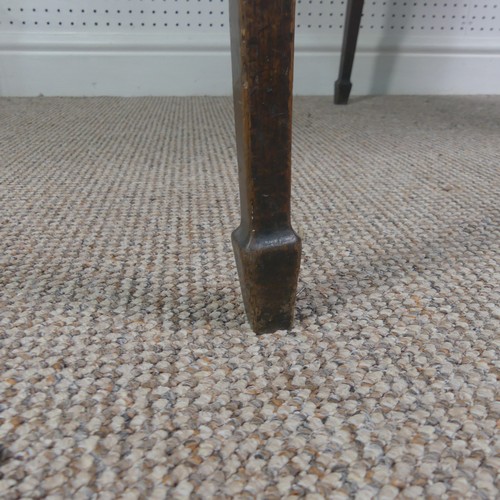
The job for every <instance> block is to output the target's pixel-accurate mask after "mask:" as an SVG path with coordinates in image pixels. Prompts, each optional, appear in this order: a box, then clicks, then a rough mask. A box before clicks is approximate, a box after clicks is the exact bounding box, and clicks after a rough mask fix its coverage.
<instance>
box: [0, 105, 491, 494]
mask: <svg viewBox="0 0 500 500" xmlns="http://www.w3.org/2000/svg"><path fill="white" fill-rule="evenodd" d="M0 141H1V158H0V162H1V165H0V167H1V169H0V173H1V186H0V188H1V198H0V200H1V228H0V259H1V282H0V300H1V307H0V331H1V341H0V342H1V344H0V363H1V369H0V372H1V385H0V399H1V414H0V418H1V420H0V424H1V427H0V428H1V430H0V441H1V443H2V448H1V453H0V457H1V458H0V459H1V462H2V465H1V471H2V476H1V479H0V492H1V493H0V496H1V497H2V498H3V499H15V498H44V497H48V498H51V499H58V498H68V499H84V498H92V499H93V498H96V499H112V498H124V499H139V498H141V499H163V498H179V499H180V498H193V499H196V498H207V499H209V498H233V497H234V498H243V499H245V498H262V499H264V498H265V499H277V498H287V497H304V498H307V499H311V500H312V499H321V498H339V499H340V498H356V499H360V500H363V499H368V498H380V499H390V498H396V497H399V498H412V499H414V498H424V497H425V498H435V499H442V498H444V499H446V498H450V499H453V498H477V499H489V498H495V497H496V496H497V495H498V489H497V486H498V485H497V484H495V481H496V480H497V473H498V470H499V465H500V464H499V458H498V451H499V442H498V434H496V432H497V431H496V424H497V419H498V417H499V403H498V388H499V386H498V380H497V372H496V371H495V369H496V368H497V367H498V364H497V363H498V359H499V356H498V354H499V352H498V341H499V330H500V225H499V222H500V98H499V97H468V98H459V97H453V98H449V97H439V98H437V97H432V98H425V97H387V98H363V99H359V98H358V99H353V101H352V103H351V104H350V105H349V106H347V107H334V106H333V105H332V104H331V98H330V97H328V98H326V97H325V98H298V99H296V101H295V128H294V156H293V159H294V193H293V194H294V205H293V210H294V226H295V228H296V229H297V230H298V231H299V232H300V233H301V234H302V235H303V237H304V251H303V265H302V271H301V277H300V284H299V290H300V291H299V299H298V303H297V320H296V326H295V328H294V329H293V330H292V331H290V332H278V333H276V334H271V335H265V336H259V337H257V336H256V335H254V334H253V333H252V332H251V330H250V329H249V327H248V325H247V324H246V323H245V318H244V314H243V309H242V303H241V299H240V291H239V285H238V282H237V277H236V270H235V266H234V263H233V256H232V251H231V247H230V239H229V238H230V232H231V230H232V229H234V228H235V227H236V225H237V223H238V208H239V206H238V194H237V176H236V167H235V157H236V153H235V146H234V136H233V122H232V102H231V99H230V98H134V99H121V98H95V99H85V98H81V99H63V98H54V99H53V98H36V99H5V98H4V99H2V100H0Z"/></svg>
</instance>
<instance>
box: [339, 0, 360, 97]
mask: <svg viewBox="0 0 500 500" xmlns="http://www.w3.org/2000/svg"><path fill="white" fill-rule="evenodd" d="M363 4H364V0H348V3H347V9H346V19H345V26H344V41H343V43H342V53H341V56H340V69H339V78H338V80H337V81H336V82H335V96H334V99H333V102H334V103H335V104H347V101H348V100H349V95H350V93H351V88H352V83H351V73H352V65H353V63H354V54H355V53H356V44H357V42H358V34H359V25H360V24H361V15H362V13H363Z"/></svg>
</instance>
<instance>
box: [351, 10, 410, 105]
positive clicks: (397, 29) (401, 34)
mask: <svg viewBox="0 0 500 500" xmlns="http://www.w3.org/2000/svg"><path fill="white" fill-rule="evenodd" d="M412 7H413V3H411V2H408V3H406V5H405V6H404V11H403V13H402V6H401V5H398V4H397V3H396V2H388V3H387V8H386V10H385V12H384V17H383V19H384V21H383V22H384V25H383V26H384V30H383V34H382V37H381V39H380V42H379V45H378V47H377V48H376V51H377V56H376V58H375V65H374V71H373V78H372V82H371V88H370V92H369V93H370V94H375V95H386V94H388V93H389V92H390V89H391V85H392V79H393V76H394V73H395V68H396V65H397V62H398V57H399V47H401V45H402V42H403V40H405V39H406V38H407V36H408V28H409V26H410V19H411V16H412V12H413V10H412ZM402 15H404V16H405V17H404V22H403V23H402V22H401V21H399V22H396V17H397V16H398V17H399V16H402ZM366 22H367V20H366V19H365V18H364V16H363V18H362V19H361V25H362V26H363V24H364V23H366ZM402 27H403V29H402Z"/></svg>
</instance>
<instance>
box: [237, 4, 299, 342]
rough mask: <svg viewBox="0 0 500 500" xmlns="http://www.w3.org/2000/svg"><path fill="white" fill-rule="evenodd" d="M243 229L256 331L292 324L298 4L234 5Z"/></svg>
mask: <svg viewBox="0 0 500 500" xmlns="http://www.w3.org/2000/svg"><path fill="white" fill-rule="evenodd" d="M229 5H230V16H231V47H232V63H233V87H234V110H235V122H236V140H237V148H238V165H239V183H240V201H241V224H240V226H239V227H238V228H237V229H236V230H235V231H234V232H233V234H232V241H233V248H234V253H235V257H236V264H237V267H238V275H239V278H240V284H241V290H242V294H243V301H244V304H245V310H246V313H247V316H248V320H249V322H250V324H251V326H252V328H253V330H254V331H255V332H256V333H265V332H272V331H275V330H278V329H288V328H290V327H291V325H292V322H293V316H294V309H295V295H296V291H297V279H298V273H299V266H300V254H301V242H300V238H299V237H298V236H297V234H295V232H294V231H293V229H292V227H291V223H290V187H291V121H292V82H293V47H294V28H295V0H230V1H229Z"/></svg>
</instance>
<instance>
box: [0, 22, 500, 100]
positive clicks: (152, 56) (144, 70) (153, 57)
mask: <svg viewBox="0 0 500 500" xmlns="http://www.w3.org/2000/svg"><path fill="white" fill-rule="evenodd" d="M340 46H341V38H340V36H339V35H335V36H333V37H332V36H328V35H325V34H317V35H299V36H297V39H296V51H295V93H296V94H299V95H327V94H332V93H333V82H334V80H335V79H336V73H337V68H338V64H339V51H340ZM499 82H500V38H498V37H495V38H487V37H471V36H466V37H460V38H458V37H445V36H439V37H430V36H408V35H407V34H405V35H404V36H399V37H398V36H366V35H365V36H360V41H359V46H358V51H357V54H356V60H355V63H354V73H353V84H354V85H353V92H352V94H353V95H367V94H498V93H500V85H499ZM230 93H231V59H230V50H229V37H228V35H227V34H223V33H218V34H213V33H208V34H201V33H192V34H172V35H168V36H165V35H164V34H127V35H124V34H104V33H92V34H82V33H77V34H68V33H32V34H30V33H16V32H9V33H1V34H0V95H2V96H37V95H47V96H97V95H117V96H142V95H178V96H182V95H229V94H230Z"/></svg>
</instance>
